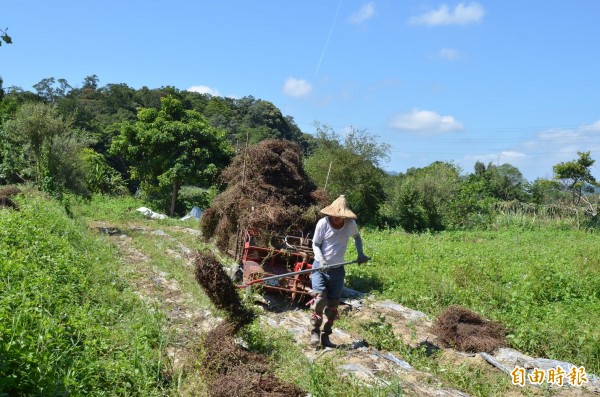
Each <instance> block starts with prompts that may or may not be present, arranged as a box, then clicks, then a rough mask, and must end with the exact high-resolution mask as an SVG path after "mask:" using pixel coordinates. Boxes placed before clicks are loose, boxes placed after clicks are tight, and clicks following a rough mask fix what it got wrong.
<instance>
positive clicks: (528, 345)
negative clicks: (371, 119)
mask: <svg viewBox="0 0 600 397" xmlns="http://www.w3.org/2000/svg"><path fill="white" fill-rule="evenodd" d="M496 228H497V230H487V231H461V232H442V233H439V234H421V235H416V234H407V233H404V232H402V231H398V230H387V231H364V232H363V238H364V240H365V246H366V253H367V255H371V256H372V257H373V260H372V261H371V262H370V264H368V265H366V266H362V267H349V268H348V269H347V270H348V281H349V285H350V286H351V287H355V288H357V289H363V290H365V289H366V290H372V291H373V292H374V293H376V294H378V295H379V296H381V297H385V298H390V299H393V300H395V301H397V302H400V303H402V304H404V305H407V306H409V307H412V308H415V309H418V310H422V311H424V312H426V313H428V314H430V315H431V316H436V315H438V314H439V313H441V312H442V311H443V310H444V309H445V308H446V307H448V306H449V305H454V304H458V305H463V306H466V307H468V308H470V309H472V310H474V311H476V312H478V313H481V314H482V315H484V316H486V317H488V318H491V319H495V320H499V321H501V322H502V323H503V324H504V325H505V326H507V327H508V329H509V331H510V333H509V335H508V340H509V342H510V344H511V345H512V346H513V347H515V348H517V349H519V350H521V351H523V352H525V353H528V354H532V355H536V356H543V357H548V358H553V359H560V360H565V361H570V362H572V363H574V364H576V365H584V366H585V367H586V369H587V371H588V372H592V373H600V244H599V241H600V234H599V233H598V232H590V231H585V230H574V229H573V228H568V227H565V225H564V224H562V223H559V224H557V225H555V226H552V225H545V226H543V227H542V226H539V225H538V226H532V225H531V224H530V223H528V222H525V223H524V222H514V219H512V220H510V221H509V222H508V221H507V222H505V223H497V224H496Z"/></svg>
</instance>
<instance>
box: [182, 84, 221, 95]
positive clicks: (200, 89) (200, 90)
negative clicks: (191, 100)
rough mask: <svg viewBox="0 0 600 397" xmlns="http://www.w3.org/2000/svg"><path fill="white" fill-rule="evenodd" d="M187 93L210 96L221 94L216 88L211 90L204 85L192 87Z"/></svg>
mask: <svg viewBox="0 0 600 397" xmlns="http://www.w3.org/2000/svg"><path fill="white" fill-rule="evenodd" d="M187 91H191V92H198V93H200V94H210V95H212V96H221V93H220V92H219V90H217V89H216V88H211V87H208V86H205V85H194V86H191V87H190V88H188V89H187Z"/></svg>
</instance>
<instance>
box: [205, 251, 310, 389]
mask: <svg viewBox="0 0 600 397" xmlns="http://www.w3.org/2000/svg"><path fill="white" fill-rule="evenodd" d="M195 274H196V281H197V282H198V284H200V286H201V287H202V288H203V289H204V291H205V292H206V294H207V295H208V297H209V298H210V299H211V301H212V302H213V304H214V305H215V306H216V307H217V308H219V309H221V310H223V311H224V312H225V315H226V317H227V319H226V320H225V321H224V322H222V323H221V324H219V325H218V326H217V327H215V328H214V329H212V330H211V331H210V332H208V334H207V335H206V337H205V339H204V344H203V348H202V350H203V352H204V355H203V360H202V361H203V362H202V363H203V366H202V368H203V370H204V371H205V372H204V373H205V376H206V378H207V381H208V392H209V395H210V396H211V397H221V396H223V397H225V396H228V397H235V396H248V397H254V396H257V397H258V396H263V397H266V396H271V397H278V396H281V397H284V396H291V397H295V396H304V395H305V394H306V393H305V392H303V391H302V389H300V388H299V387H298V386H296V385H293V384H288V383H285V382H283V381H281V380H279V379H278V378H277V377H275V375H274V374H273V371H272V370H271V367H270V364H269V361H268V359H267V358H266V357H265V356H263V355H260V354H257V353H254V352H251V351H248V350H246V349H244V348H243V347H241V346H240V345H239V344H237V343H236V342H235V334H236V333H237V332H238V331H239V330H240V329H241V328H243V327H244V326H246V325H248V324H250V323H251V322H252V320H253V319H254V313H253V312H252V311H251V310H249V309H247V308H246V307H245V306H244V305H243V304H242V302H241V300H240V298H239V294H238V293H237V290H236V287H235V286H234V284H233V282H232V281H231V279H230V278H229V277H228V276H227V274H226V273H225V271H224V269H223V266H222V265H221V263H219V261H218V260H217V258H216V257H215V256H214V255H213V254H212V253H200V254H198V255H197V257H196V272H195Z"/></svg>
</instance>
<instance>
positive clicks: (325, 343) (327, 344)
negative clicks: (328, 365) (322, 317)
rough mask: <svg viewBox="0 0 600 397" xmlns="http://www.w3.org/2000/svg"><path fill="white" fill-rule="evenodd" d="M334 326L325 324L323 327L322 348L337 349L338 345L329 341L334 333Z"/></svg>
mask: <svg viewBox="0 0 600 397" xmlns="http://www.w3.org/2000/svg"><path fill="white" fill-rule="evenodd" d="M332 326H333V323H331V324H329V323H325V325H324V326H323V332H322V333H321V346H323V347H331V348H332V349H335V348H336V347H337V345H336V344H335V343H333V342H331V341H330V340H329V335H331V332H332Z"/></svg>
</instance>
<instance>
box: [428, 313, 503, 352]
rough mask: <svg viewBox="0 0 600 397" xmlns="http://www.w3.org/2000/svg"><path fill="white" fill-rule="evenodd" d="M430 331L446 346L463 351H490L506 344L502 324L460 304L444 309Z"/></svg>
mask: <svg viewBox="0 0 600 397" xmlns="http://www.w3.org/2000/svg"><path fill="white" fill-rule="evenodd" d="M432 332H433V333H434V334H435V335H436V336H437V337H438V338H439V340H440V342H442V344H443V345H445V346H446V347H452V348H455V349H458V350H462V351H465V352H471V353H477V352H487V353H491V352H492V351H493V350H494V349H496V348H498V347H501V346H505V345H506V340H505V336H506V330H505V328H504V327H503V326H502V324H500V323H498V322H495V321H489V320H486V319H484V318H483V317H482V316H480V315H479V314H477V313H474V312H472V311H470V310H468V309H466V308H464V307H460V306H450V307H449V308H448V309H446V311H445V312H444V313H442V314H441V315H440V316H439V317H438V319H437V321H436V322H435V324H434V325H433V329H432Z"/></svg>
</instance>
